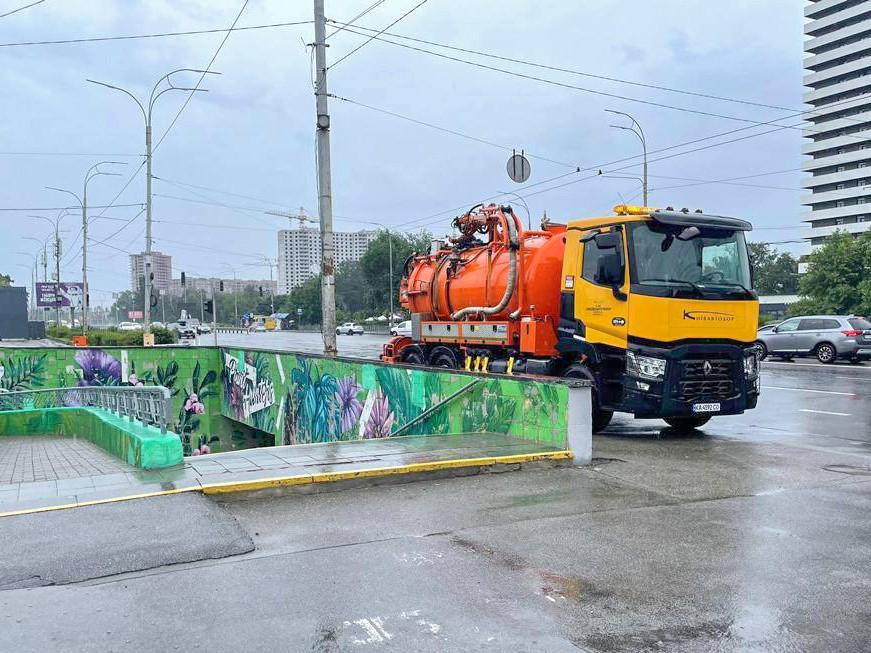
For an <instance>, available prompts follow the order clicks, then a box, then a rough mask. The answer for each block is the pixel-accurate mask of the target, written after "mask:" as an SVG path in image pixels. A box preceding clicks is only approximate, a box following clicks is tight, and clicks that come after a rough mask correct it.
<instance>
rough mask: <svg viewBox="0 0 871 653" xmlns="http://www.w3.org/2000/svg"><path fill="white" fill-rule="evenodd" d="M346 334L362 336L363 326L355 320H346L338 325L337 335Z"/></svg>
mask: <svg viewBox="0 0 871 653" xmlns="http://www.w3.org/2000/svg"><path fill="white" fill-rule="evenodd" d="M343 334H344V335H346V336H354V335H356V336H362V335H363V327H361V326H360V325H359V324H356V323H354V322H345V323H344V324H340V325H339V326H337V327H336V335H337V336H340V335H343Z"/></svg>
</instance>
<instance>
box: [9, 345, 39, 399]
mask: <svg viewBox="0 0 871 653" xmlns="http://www.w3.org/2000/svg"><path fill="white" fill-rule="evenodd" d="M45 358H46V355H45V354H36V355H34V356H27V355H23V356H19V357H15V356H12V357H10V358H8V359H4V360H3V361H2V362H0V392H14V391H16V390H33V389H34V388H40V387H42V386H43V385H44V384H45V380H46V360H45Z"/></svg>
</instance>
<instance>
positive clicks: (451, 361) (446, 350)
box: [429, 347, 460, 370]
mask: <svg viewBox="0 0 871 653" xmlns="http://www.w3.org/2000/svg"><path fill="white" fill-rule="evenodd" d="M429 365H430V367H442V368H445V369H449V370H455V369H457V368H458V367H459V366H460V364H459V361H458V360H457V355H456V354H455V353H454V350H453V349H451V348H450V347H433V350H432V351H431V352H430V355H429Z"/></svg>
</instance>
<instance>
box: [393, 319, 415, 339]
mask: <svg viewBox="0 0 871 653" xmlns="http://www.w3.org/2000/svg"><path fill="white" fill-rule="evenodd" d="M390 335H391V336H411V320H406V321H405V322H400V323H399V324H395V325H393V326H392V327H391V328H390Z"/></svg>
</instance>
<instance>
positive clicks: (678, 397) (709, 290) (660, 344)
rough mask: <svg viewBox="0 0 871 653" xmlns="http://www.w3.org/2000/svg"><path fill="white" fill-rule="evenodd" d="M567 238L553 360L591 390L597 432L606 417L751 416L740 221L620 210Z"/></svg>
mask: <svg viewBox="0 0 871 653" xmlns="http://www.w3.org/2000/svg"><path fill="white" fill-rule="evenodd" d="M614 213H615V215H613V216H607V217H601V218H586V219H583V220H576V221H571V222H569V223H568V225H567V229H566V250H565V256H564V259H563V274H562V286H561V303H560V323H559V327H558V342H557V345H556V348H557V350H558V351H559V352H560V353H561V354H562V355H563V356H564V357H569V358H574V359H575V360H576V361H577V363H576V364H574V365H573V366H572V367H570V368H569V370H568V372H567V375H568V376H572V375H575V376H579V377H586V378H590V379H591V380H593V381H594V385H595V388H596V393H595V396H594V403H595V406H594V413H593V421H594V425H593V426H594V429H595V430H600V429H601V428H604V426H605V425H607V423H608V421H610V418H611V414H612V413H613V412H614V411H620V412H628V413H632V414H634V415H635V416H636V417H640V418H647V417H658V418H662V419H665V421H666V422H668V423H669V424H671V425H672V426H675V427H678V428H694V427H696V426H701V425H702V424H704V423H705V422H707V421H708V420H709V419H710V417H711V416H713V415H733V414H738V413H742V412H744V411H745V410H747V409H750V408H754V407H755V406H756V401H757V397H758V395H759V366H758V356H757V351H756V349H755V347H754V344H753V343H754V340H755V336H756V328H757V324H758V315H759V302H758V298H757V295H756V293H755V292H753V290H752V286H753V282H752V279H751V269H750V260H749V256H748V252H747V244H746V242H745V239H744V232H746V231H750V230H751V229H752V226H751V224H750V223H749V222H747V221H745V220H739V219H737V218H728V217H724V216H717V215H707V214H704V213H702V212H700V211H696V212H690V211H688V210H686V209H683V210H680V211H675V210H673V209H671V208H668V209H665V210H660V209H653V208H648V207H639V206H626V205H619V206H616V207H615V209H614Z"/></svg>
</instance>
